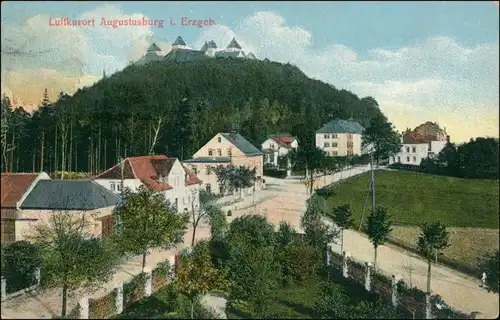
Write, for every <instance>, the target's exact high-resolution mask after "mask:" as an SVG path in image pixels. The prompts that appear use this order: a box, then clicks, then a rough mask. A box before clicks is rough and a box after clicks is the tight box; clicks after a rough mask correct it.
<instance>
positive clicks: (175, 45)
mask: <svg viewBox="0 0 500 320" xmlns="http://www.w3.org/2000/svg"><path fill="white" fill-rule="evenodd" d="M177 49H191V48H189V47H188V45H187V44H186V43H185V42H184V40H183V39H182V37H181V36H178V37H177V39H175V41H174V43H172V50H177Z"/></svg>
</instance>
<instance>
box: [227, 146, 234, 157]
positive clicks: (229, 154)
mask: <svg viewBox="0 0 500 320" xmlns="http://www.w3.org/2000/svg"><path fill="white" fill-rule="evenodd" d="M232 154H233V153H232V152H231V148H228V149H227V156H228V157H230V156H232Z"/></svg>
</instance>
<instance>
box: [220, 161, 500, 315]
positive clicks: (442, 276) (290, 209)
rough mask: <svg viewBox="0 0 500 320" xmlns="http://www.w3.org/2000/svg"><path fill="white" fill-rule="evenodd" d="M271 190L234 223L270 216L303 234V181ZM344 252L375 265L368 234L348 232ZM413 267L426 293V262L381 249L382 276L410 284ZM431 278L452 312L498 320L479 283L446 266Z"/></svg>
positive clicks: (492, 297)
mask: <svg viewBox="0 0 500 320" xmlns="http://www.w3.org/2000/svg"><path fill="white" fill-rule="evenodd" d="M382 169H383V168H382ZM363 170H366V168H355V169H352V170H351V173H345V172H344V173H342V179H344V178H346V177H348V176H352V175H354V174H359V173H361V171H363ZM267 180H268V178H266V182H267ZM325 180H326V183H327V184H329V183H332V182H337V181H339V180H340V174H335V175H334V176H327V177H325V178H323V177H321V178H318V179H317V184H318V186H317V187H322V186H323V185H324V183H325V182H324V181H325ZM283 181H285V180H283ZM268 188H269V191H270V192H274V197H273V198H272V199H269V200H264V201H262V202H261V203H258V204H257V205H256V208H246V209H241V210H237V211H233V217H231V218H230V220H234V219H235V218H236V217H239V216H242V215H244V214H253V213H256V214H262V215H265V216H267V219H268V220H269V221H270V222H271V223H273V224H274V225H276V226H278V225H279V223H280V222H281V221H286V222H288V223H289V224H290V225H292V226H293V227H295V228H296V230H298V231H301V228H300V217H301V216H302V214H303V212H304V211H305V208H306V204H305V201H306V200H307V198H308V195H307V192H306V187H305V185H304V184H303V183H301V182H299V181H293V182H292V181H288V180H286V182H284V183H277V184H276V185H273V186H272V187H271V186H270V187H268ZM360 201H364V199H360ZM344 248H345V249H344V250H346V251H349V252H350V253H351V256H352V257H353V258H354V259H356V260H359V261H361V262H364V261H373V247H372V245H371V243H370V241H369V239H368V238H367V237H366V236H365V235H364V234H361V233H358V232H356V231H354V230H347V231H345V232H344ZM337 250H338V251H340V250H339V249H337ZM410 265H411V268H412V269H413V271H412V273H411V280H412V283H413V284H414V285H416V286H417V287H418V288H419V289H421V290H423V291H425V290H426V280H427V263H426V262H425V261H422V260H421V259H420V258H419V257H418V256H416V255H415V254H412V253H409V252H406V251H404V250H402V249H399V248H397V247H394V246H389V245H384V246H381V247H379V249H378V268H379V270H381V271H382V272H384V273H386V274H388V275H392V274H397V275H399V276H401V277H402V278H403V279H404V280H405V282H406V283H409V280H410V279H409V277H410V276H409V272H408V271H407V270H408V269H409V267H408V266H410ZM431 276H432V282H431V285H432V292H433V293H437V294H439V295H440V296H441V297H442V298H443V299H444V300H445V301H446V303H447V304H448V305H450V306H451V307H452V308H454V309H456V310H460V311H462V312H467V313H471V312H473V311H479V312H481V313H483V314H484V316H485V317H486V318H496V317H498V314H499V311H498V310H499V307H498V305H499V298H498V294H494V293H488V292H487V291H486V290H484V289H482V288H480V287H479V284H480V281H479V280H478V279H473V278H471V277H469V276H467V275H464V274H462V273H460V272H458V271H455V270H452V269H450V268H447V267H445V266H442V265H437V266H435V265H433V266H432V275H431Z"/></svg>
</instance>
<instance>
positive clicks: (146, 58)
mask: <svg viewBox="0 0 500 320" xmlns="http://www.w3.org/2000/svg"><path fill="white" fill-rule="evenodd" d="M162 58H163V57H162V56H159V55H157V54H156V52H154V51H148V52H147V53H146V54H145V55H143V56H142V58H140V59H139V60H137V61H136V64H137V65H144V64H146V63H148V62H151V61H161V60H162Z"/></svg>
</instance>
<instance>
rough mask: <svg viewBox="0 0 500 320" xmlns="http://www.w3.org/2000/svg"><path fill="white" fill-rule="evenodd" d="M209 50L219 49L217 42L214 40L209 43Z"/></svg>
mask: <svg viewBox="0 0 500 320" xmlns="http://www.w3.org/2000/svg"><path fill="white" fill-rule="evenodd" d="M207 48H209V49H217V45H216V44H215V41H213V40H210V41H208V43H207Z"/></svg>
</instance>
